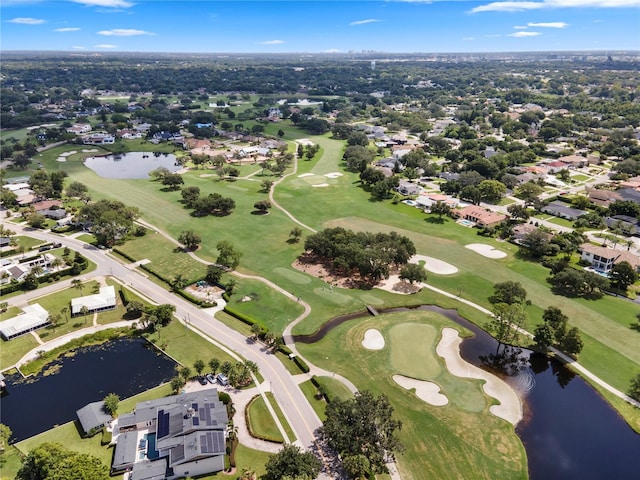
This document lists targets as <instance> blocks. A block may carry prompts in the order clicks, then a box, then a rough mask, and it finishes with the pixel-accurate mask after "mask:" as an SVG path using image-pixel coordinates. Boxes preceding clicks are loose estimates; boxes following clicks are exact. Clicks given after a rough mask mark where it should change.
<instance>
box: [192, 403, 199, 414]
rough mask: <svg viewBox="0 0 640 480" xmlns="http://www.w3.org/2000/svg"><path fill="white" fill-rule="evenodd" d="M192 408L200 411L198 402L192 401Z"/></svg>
mask: <svg viewBox="0 0 640 480" xmlns="http://www.w3.org/2000/svg"><path fill="white" fill-rule="evenodd" d="M191 408H193V409H194V410H195V411H196V412H197V411H198V404H197V403H192V404H191Z"/></svg>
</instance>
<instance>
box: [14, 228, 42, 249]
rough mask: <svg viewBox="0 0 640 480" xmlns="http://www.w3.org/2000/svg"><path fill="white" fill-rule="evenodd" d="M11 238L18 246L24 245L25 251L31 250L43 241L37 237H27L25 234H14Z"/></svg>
mask: <svg viewBox="0 0 640 480" xmlns="http://www.w3.org/2000/svg"><path fill="white" fill-rule="evenodd" d="M8 228H11V227H8ZM13 239H14V240H15V241H16V243H17V244H18V246H22V247H24V249H25V252H27V251H29V250H31V249H32V248H33V247H36V246H38V245H42V244H43V243H45V242H43V241H42V240H38V239H37V238H33V237H27V236H25V235H16V236H15V237H13Z"/></svg>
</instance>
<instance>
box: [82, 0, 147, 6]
mask: <svg viewBox="0 0 640 480" xmlns="http://www.w3.org/2000/svg"><path fill="white" fill-rule="evenodd" d="M71 1H72V2H74V3H81V4H83V5H87V6H90V7H108V8H129V7H133V6H134V5H135V4H134V3H131V2H127V1H126V0H71Z"/></svg>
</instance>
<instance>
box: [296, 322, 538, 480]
mask: <svg viewBox="0 0 640 480" xmlns="http://www.w3.org/2000/svg"><path fill="white" fill-rule="evenodd" d="M445 326H450V327H453V328H459V327H457V326H456V325H454V324H452V323H450V322H449V321H448V320H446V319H445V318H443V317H441V316H439V315H437V314H434V313H431V312H418V311H415V312H403V313H394V314H385V315H379V316H377V317H372V318H363V319H358V320H354V321H350V322H346V323H344V324H343V325H341V326H339V327H336V328H335V329H334V330H333V331H331V332H330V333H329V334H328V335H327V336H326V337H325V338H324V339H323V340H322V341H320V342H318V343H316V344H311V345H307V344H299V345H298V348H299V349H300V352H301V353H302V354H303V355H304V356H305V357H306V358H309V360H311V361H312V362H313V363H314V364H316V365H319V366H321V367H322V368H326V369H330V370H335V371H336V372H337V373H340V374H341V375H344V376H345V377H347V378H348V379H350V380H351V381H353V382H354V383H355V385H356V387H358V389H359V390H371V391H372V392H374V393H375V394H382V393H384V394H385V395H387V397H388V398H389V400H390V402H391V404H392V406H393V407H394V410H395V416H396V417H397V418H398V419H400V420H402V422H403V427H402V430H401V432H400V435H399V437H400V439H401V440H402V442H403V444H404V446H405V449H406V451H405V452H404V454H402V455H400V456H398V467H399V469H400V474H401V476H402V478H403V479H405V478H406V479H418V478H420V479H422V478H443V479H444V478H465V479H475V478H526V477H527V468H526V456H525V453H524V448H523V446H522V444H521V442H520V440H519V439H518V437H517V435H516V434H515V432H514V429H513V426H512V425H510V424H509V423H507V422H506V421H504V420H501V419H499V418H497V417H494V416H493V415H492V414H490V413H488V408H489V406H490V405H491V404H492V403H493V399H491V398H489V397H487V396H486V395H485V394H484V393H483V392H482V388H481V384H482V382H481V381H478V380H470V379H463V378H458V377H454V376H453V375H451V374H449V373H448V372H447V370H446V368H445V367H444V363H443V362H442V359H441V358H439V357H436V355H435V345H436V343H435V342H436V341H437V340H439V338H440V333H439V332H440V330H441V329H442V328H443V327H445ZM370 328H376V329H378V330H380V331H381V332H382V334H383V335H384V336H385V339H386V340H388V341H389V344H388V347H385V348H384V349H383V350H380V351H369V350H366V349H365V348H363V347H362V344H361V342H362V338H363V337H364V332H365V331H366V330H367V329H370ZM422 333H425V334H426V335H427V337H421V336H420V335H421V334H422ZM407 342H408V343H407ZM398 349H400V350H406V351H412V349H413V350H415V349H418V350H423V351H425V350H426V351H425V352H424V356H425V358H429V364H428V365H426V366H425V368H424V369H421V368H420V367H421V361H420V360H416V361H412V360H411V358H410V357H409V356H408V355H404V354H403V353H402V352H400V353H398V352H396V350H398ZM396 374H404V375H406V376H411V375H414V376H416V377H417V378H416V379H418V380H429V381H434V382H436V383H437V384H438V385H440V386H441V388H442V390H443V393H445V394H446V395H447V397H448V398H449V404H448V405H446V406H441V407H435V406H431V405H429V404H427V403H426V402H423V401H421V400H419V399H417V398H416V397H415V395H414V394H413V393H410V392H408V391H406V390H404V389H403V388H402V387H400V386H399V385H397V384H396V383H395V382H394V381H393V379H392V376H393V375H396ZM426 456H428V458H429V460H428V461H425V458H426Z"/></svg>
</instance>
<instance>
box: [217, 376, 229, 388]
mask: <svg viewBox="0 0 640 480" xmlns="http://www.w3.org/2000/svg"><path fill="white" fill-rule="evenodd" d="M216 380H217V381H218V383H219V384H220V385H222V386H223V387H226V386H227V385H229V379H228V378H227V376H226V375H224V374H222V373H219V374H218V376H217V377H216Z"/></svg>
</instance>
